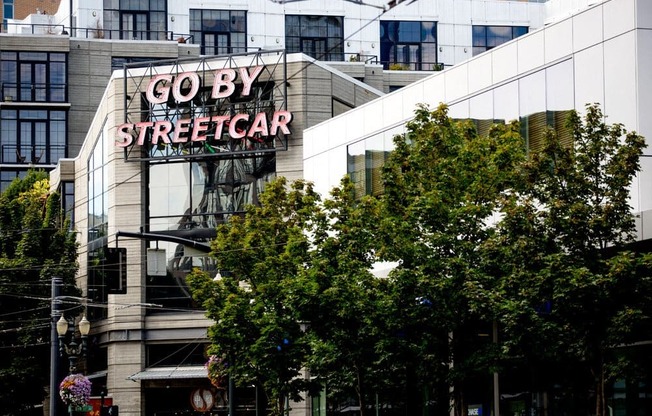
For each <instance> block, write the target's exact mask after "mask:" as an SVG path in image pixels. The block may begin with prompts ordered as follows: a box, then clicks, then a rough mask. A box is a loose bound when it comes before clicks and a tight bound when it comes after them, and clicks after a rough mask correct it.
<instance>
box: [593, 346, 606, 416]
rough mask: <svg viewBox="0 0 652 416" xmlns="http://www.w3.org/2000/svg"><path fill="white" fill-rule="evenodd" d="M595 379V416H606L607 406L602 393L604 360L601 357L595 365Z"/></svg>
mask: <svg viewBox="0 0 652 416" xmlns="http://www.w3.org/2000/svg"><path fill="white" fill-rule="evenodd" d="M596 370H597V371H596V377H595V415H596V416H607V406H606V399H605V393H604V385H605V379H604V360H603V359H602V356H601V357H600V360H599V362H598V365H597V369H596Z"/></svg>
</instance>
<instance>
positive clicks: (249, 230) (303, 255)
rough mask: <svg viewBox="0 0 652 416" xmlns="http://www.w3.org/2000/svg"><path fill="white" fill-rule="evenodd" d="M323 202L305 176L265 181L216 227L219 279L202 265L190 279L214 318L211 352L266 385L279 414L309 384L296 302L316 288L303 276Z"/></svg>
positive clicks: (229, 370)
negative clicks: (256, 196) (256, 198)
mask: <svg viewBox="0 0 652 416" xmlns="http://www.w3.org/2000/svg"><path fill="white" fill-rule="evenodd" d="M318 202H319V196H318V194H316V193H315V192H314V191H313V190H312V187H311V186H310V185H308V184H306V183H305V182H302V181H298V182H294V183H292V184H291V185H290V186H287V182H286V180H285V179H284V178H278V179H277V180H275V181H273V182H270V183H268V184H267V185H266V188H265V191H264V192H263V193H262V194H261V196H260V205H259V206H253V205H250V206H248V207H247V209H246V213H245V215H244V217H239V216H233V217H231V218H230V220H229V221H228V222H227V223H226V224H224V225H221V226H219V227H218V229H217V238H216V239H215V240H214V241H213V243H212V248H213V255H214V256H215V259H216V263H217V266H218V268H219V270H220V273H221V277H222V278H221V279H220V280H217V281H214V280H213V278H212V277H211V276H209V275H208V274H206V273H202V272H199V271H194V272H193V274H191V276H189V278H188V282H189V285H190V287H191V290H193V296H194V297H195V298H196V299H198V300H199V301H201V302H202V304H203V305H204V307H205V308H206V311H207V316H208V317H209V318H212V319H213V320H215V324H214V325H213V326H212V327H211V328H210V330H209V338H210V340H211V347H210V351H209V352H210V354H214V355H216V356H218V357H219V358H220V359H221V360H223V362H225V363H226V365H225V366H223V369H224V371H225V373H226V375H228V376H229V377H233V379H234V380H235V381H236V383H237V384H238V385H241V386H245V385H251V384H254V385H257V386H261V387H262V388H263V390H264V392H265V394H266V396H267V399H268V402H269V403H270V405H271V408H272V412H273V413H272V414H274V415H282V414H283V412H284V411H285V406H286V400H288V399H289V400H301V396H300V394H301V392H303V391H305V390H307V388H308V382H307V380H306V379H305V378H304V377H302V370H303V369H304V367H305V364H306V361H307V356H308V354H309V344H310V342H309V340H308V337H307V335H306V331H305V323H304V322H302V319H301V318H302V316H301V315H300V314H299V312H298V310H297V308H296V305H297V302H298V301H300V300H302V299H307V298H309V297H310V293H309V292H310V291H311V290H313V288H312V287H311V285H310V282H309V281H306V280H305V279H302V278H301V276H302V270H304V269H305V268H306V267H307V264H308V262H309V246H310V238H309V232H310V230H311V229H312V227H313V224H314V222H315V221H316V215H317V213H318Z"/></svg>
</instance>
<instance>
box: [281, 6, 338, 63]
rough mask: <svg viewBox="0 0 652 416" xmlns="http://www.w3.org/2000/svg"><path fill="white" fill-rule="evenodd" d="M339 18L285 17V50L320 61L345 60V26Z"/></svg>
mask: <svg viewBox="0 0 652 416" xmlns="http://www.w3.org/2000/svg"><path fill="white" fill-rule="evenodd" d="M342 22H343V19H342V17H339V16H292V15H287V16H285V49H286V50H287V52H288V53H295V52H303V53H305V54H306V55H309V56H312V57H313V58H315V59H318V60H320V61H343V60H344V45H343V44H344V26H343V23H342Z"/></svg>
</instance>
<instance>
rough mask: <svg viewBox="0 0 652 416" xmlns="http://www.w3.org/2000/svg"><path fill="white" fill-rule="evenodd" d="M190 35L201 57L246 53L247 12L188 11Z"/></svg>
mask: <svg viewBox="0 0 652 416" xmlns="http://www.w3.org/2000/svg"><path fill="white" fill-rule="evenodd" d="M190 34H191V35H192V40H193V43H199V44H201V54H202V55H226V54H230V53H239V52H246V51H247V12H246V11H244V10H205V9H190Z"/></svg>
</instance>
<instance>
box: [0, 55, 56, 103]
mask: <svg viewBox="0 0 652 416" xmlns="http://www.w3.org/2000/svg"><path fill="white" fill-rule="evenodd" d="M66 73H67V69H66V54H65V53H48V52H2V53H1V54H0V82H1V84H2V98H3V100H4V101H28V102H55V103H61V102H66V99H67V97H66Z"/></svg>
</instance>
